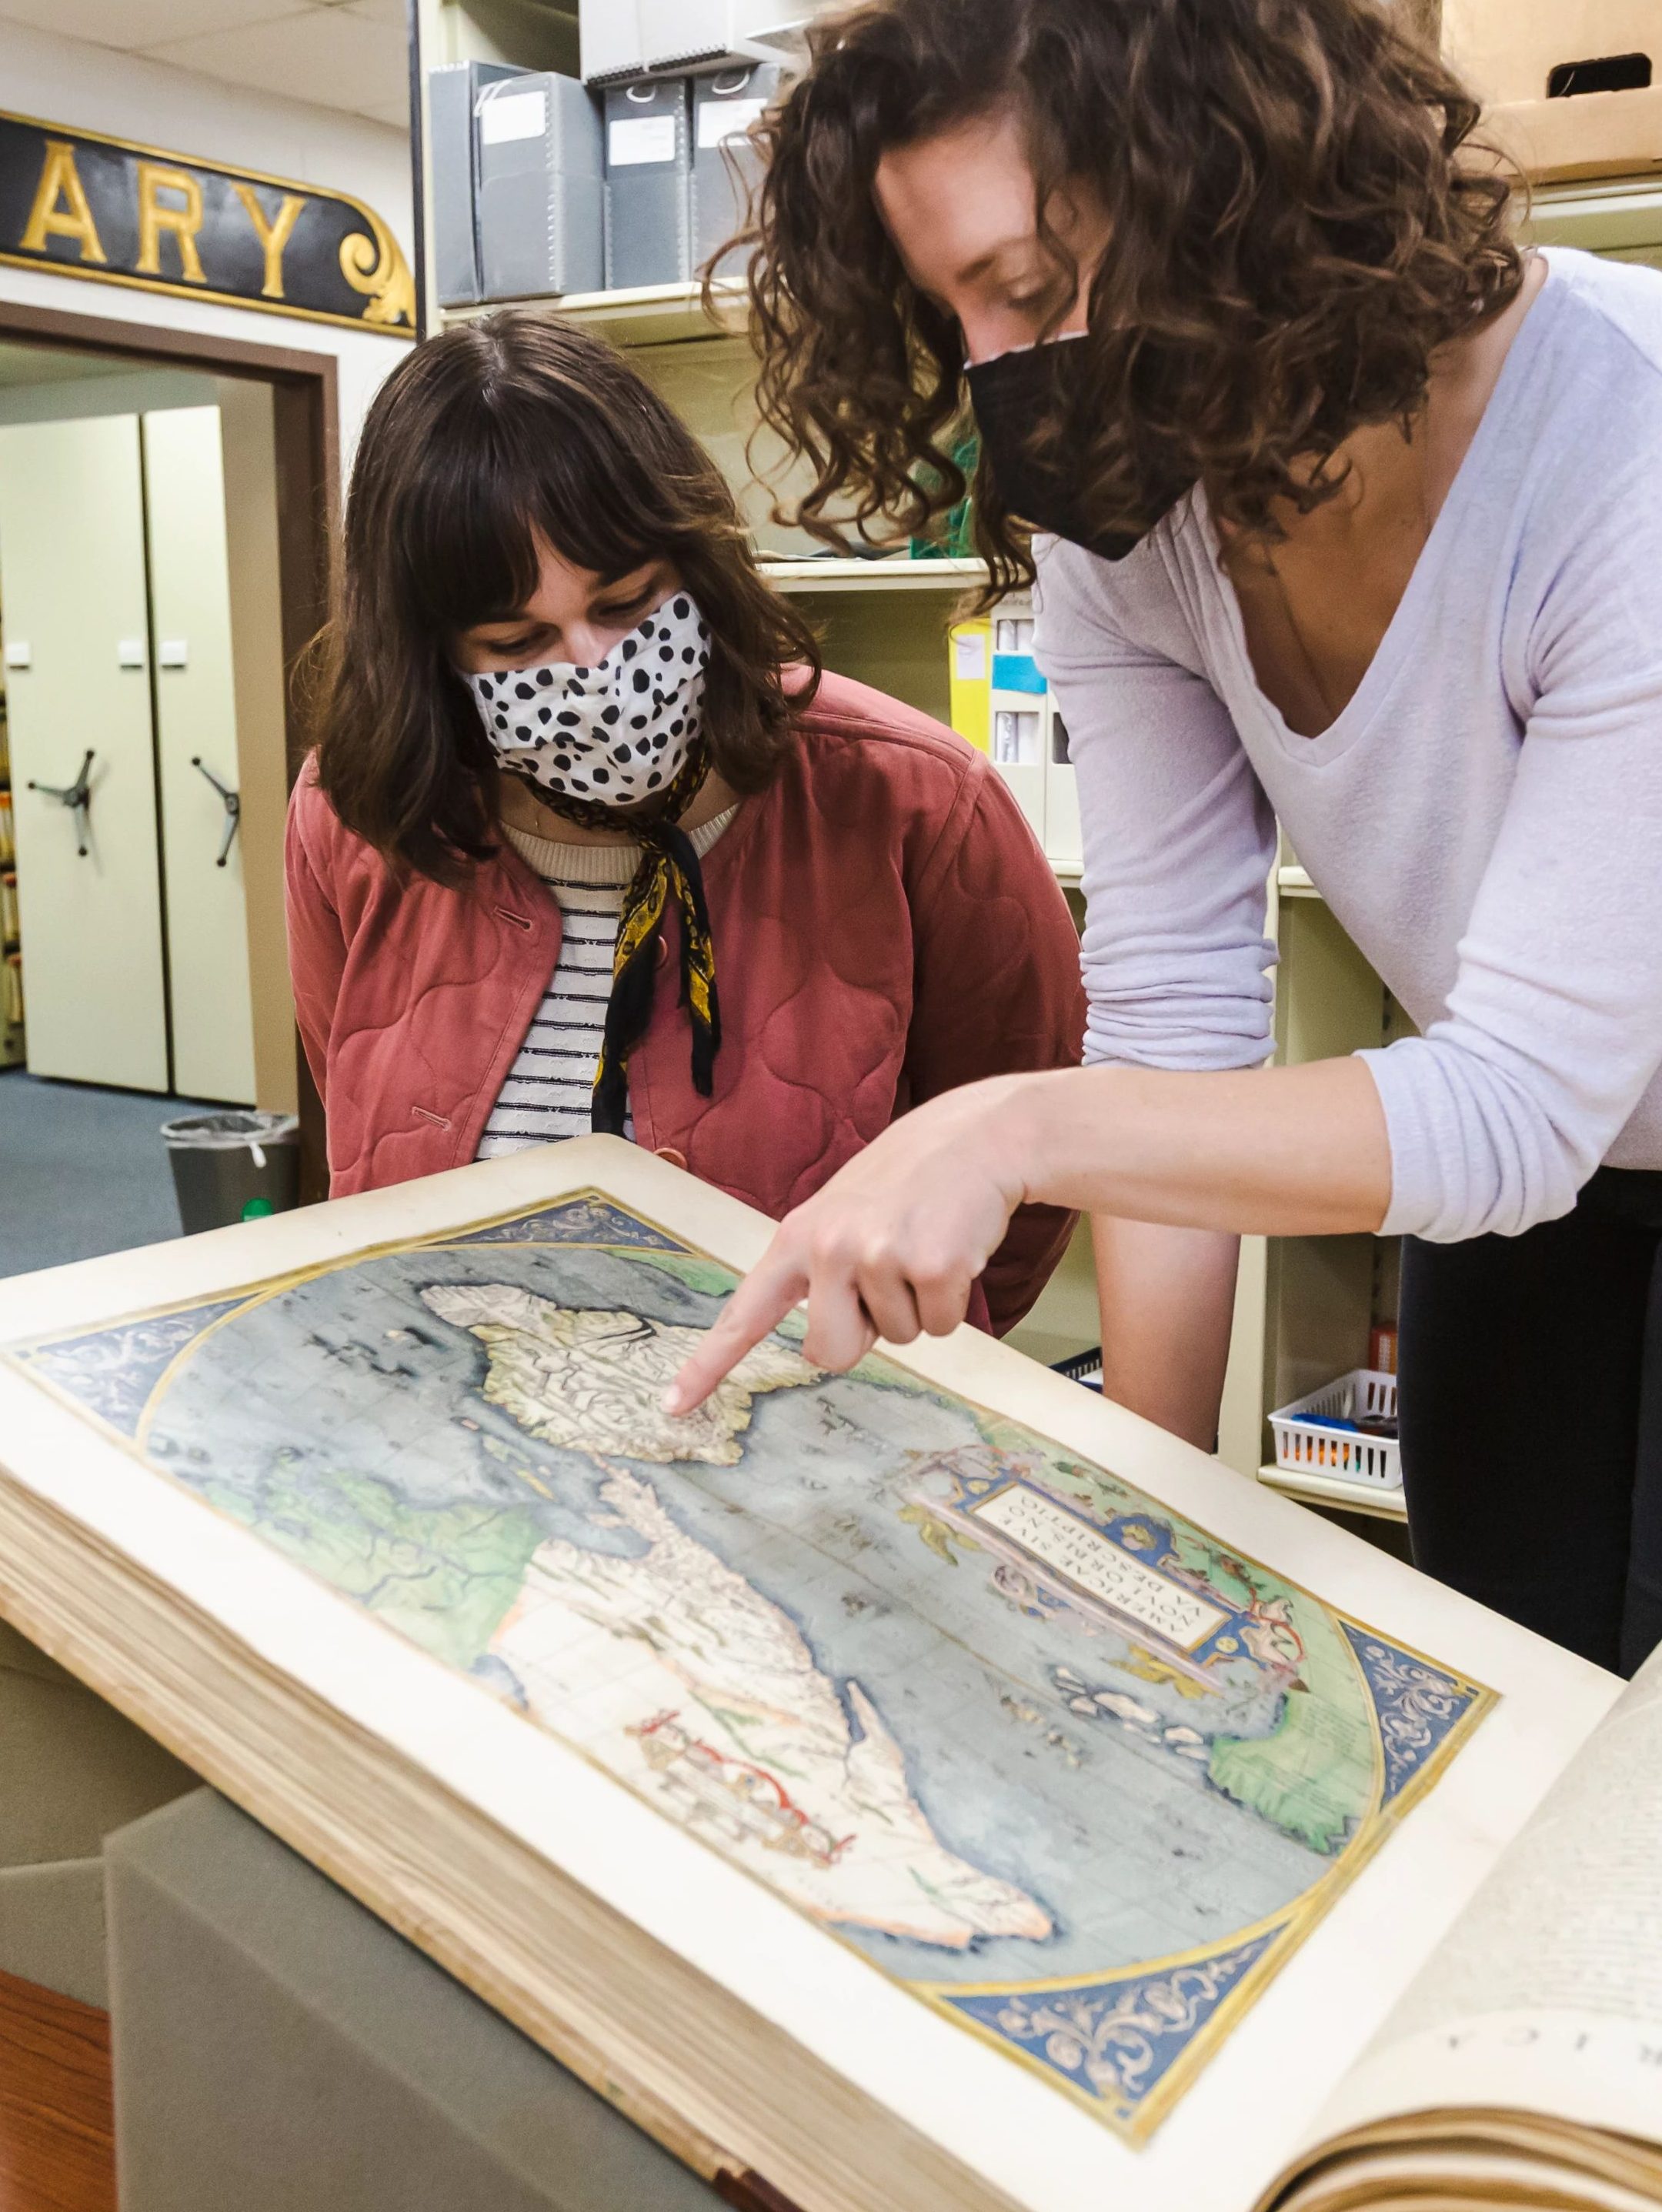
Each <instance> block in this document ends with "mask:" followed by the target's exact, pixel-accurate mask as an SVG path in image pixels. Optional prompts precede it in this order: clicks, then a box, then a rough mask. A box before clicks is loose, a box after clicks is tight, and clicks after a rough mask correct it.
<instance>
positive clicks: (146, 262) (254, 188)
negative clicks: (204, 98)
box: [0, 114, 416, 336]
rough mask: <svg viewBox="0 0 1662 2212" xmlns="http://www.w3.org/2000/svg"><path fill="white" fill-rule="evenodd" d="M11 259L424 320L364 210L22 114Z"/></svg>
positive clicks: (174, 288) (2, 240)
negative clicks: (418, 317) (36, 119)
mask: <svg viewBox="0 0 1662 2212" xmlns="http://www.w3.org/2000/svg"><path fill="white" fill-rule="evenodd" d="M0 261H9V262H11V263H12V264H15V266H17V267H20V268H25V269H50V270H52V271H53V272H54V273H55V274H57V275H59V276H91V277H95V278H97V279H99V280H100V281H101V282H103V283H113V284H135V285H137V286H139V287H141V288H142V289H144V290H146V291H151V292H171V293H176V294H178V295H181V296H183V297H185V298H189V299H203V300H217V301H222V302H224V303H225V304H227V305H229V306H232V307H258V308H261V309H263V310H265V312H266V313H271V314H278V315H300V316H304V317H306V318H307V319H310V320H312V321H314V322H326V323H346V324H350V325H351V326H352V327H353V328H354V329H358V330H371V331H386V332H387V333H388V334H389V335H393V336H396V335H398V334H399V333H400V332H404V333H408V332H409V331H411V329H412V328H413V326H414V324H415V319H416V295H415V288H414V285H413V283H412V282H411V275H410V270H409V266H408V264H406V262H405V258H404V255H403V253H402V252H400V251H399V244H398V241H397V240H396V239H395V238H394V237H393V234H392V232H391V231H390V230H388V228H387V225H386V224H385V223H384V222H382V221H381V219H380V216H378V215H376V214H375V213H374V210H373V209H370V208H368V207H366V206H365V205H364V204H363V203H362V200H355V199H348V198H347V197H344V195H343V194H342V193H339V192H327V191H318V190H317V189H316V188H315V187H314V186H313V185H298V184H293V183H291V182H289V179H286V178H283V177H268V176H265V175H263V174H262V173H260V172H259V170H256V169H234V168H227V167H222V166H221V165H220V164H218V163H210V162H206V161H192V160H190V159H189V158H188V157H186V155H180V154H166V153H161V152H159V151H158V150H157V149H155V147H151V146H136V145H133V144H131V143H129V141H127V140H126V139H125V138H107V137H102V136H100V134H98V133H96V132H94V131H70V130H66V129H64V128H62V127H61V126H60V125H57V124H52V123H39V122H36V121H34V120H33V119H32V118H29V117H27V116H22V115H6V114H0Z"/></svg>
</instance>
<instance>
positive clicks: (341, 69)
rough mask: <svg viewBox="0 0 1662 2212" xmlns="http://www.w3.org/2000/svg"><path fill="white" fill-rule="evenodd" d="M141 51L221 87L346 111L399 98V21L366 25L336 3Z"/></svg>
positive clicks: (403, 74) (402, 62) (403, 77)
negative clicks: (249, 89) (209, 78)
mask: <svg viewBox="0 0 1662 2212" xmlns="http://www.w3.org/2000/svg"><path fill="white" fill-rule="evenodd" d="M146 51H147V52H149V54H150V55H151V57H152V58H154V59H155V60H157V61H165V62H172V63H174V64H176V65H177V66H178V67H179V68H180V69H187V70H198V71H199V72H200V73H201V74H202V75H203V76H215V77H218V78H220V79H221V80H222V82H225V83H228V84H246V85H252V86H253V87H254V88H256V89H257V90H259V91H261V92H275V93H282V94H287V96H288V97H289V99H291V100H312V101H314V102H315V103H317V104H318V105H319V106H325V107H341V108H345V109H346V110H347V111H348V112H350V113H355V114H361V113H364V112H367V111H368V109H369V108H370V107H371V106H374V107H375V108H377V109H385V108H390V107H392V106H394V105H395V104H396V103H397V102H399V101H400V100H403V99H404V97H405V86H406V82H407V76H408V64H407V60H406V56H405V42H404V32H403V28H402V26H399V27H397V28H394V27H393V26H391V25H388V24H384V23H375V22H370V21H366V20H365V19H364V18H363V17H362V16H361V15H356V14H355V13H350V12H349V11H348V10H346V9H343V8H307V9H302V10H301V11H300V12H299V13H297V14H290V15H284V16H282V17H280V18H279V19H278V20H277V21H268V22H263V23H254V24H251V25H249V26H248V27H246V28H244V29H240V30H220V31H211V32H206V33H202V34H200V35H198V36H197V37H195V38H188V39H170V40H167V43H166V44H165V45H160V46H151V47H149V48H148V49H147V50H146Z"/></svg>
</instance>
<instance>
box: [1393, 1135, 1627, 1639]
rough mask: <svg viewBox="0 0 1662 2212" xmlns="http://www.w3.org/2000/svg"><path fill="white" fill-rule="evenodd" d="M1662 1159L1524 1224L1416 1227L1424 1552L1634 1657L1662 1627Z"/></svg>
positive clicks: (1413, 1475) (1608, 1179)
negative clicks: (1465, 1231)
mask: <svg viewBox="0 0 1662 2212" xmlns="http://www.w3.org/2000/svg"><path fill="white" fill-rule="evenodd" d="M1659 1253H1662V1173H1656V1174H1652V1173H1648V1172H1647V1173H1642V1174H1641V1173H1638V1172H1635V1171H1630V1170H1628V1171H1624V1170H1618V1169H1611V1168H1604V1169H1601V1170H1599V1172H1598V1174H1597V1175H1596V1176H1594V1177H1593V1179H1592V1182H1590V1183H1589V1184H1588V1185H1587V1187H1586V1189H1585V1190H1584V1191H1583V1192H1582V1194H1581V1197H1580V1203H1579V1204H1578V1205H1577V1206H1576V1208H1575V1211H1574V1212H1573V1213H1570V1214H1567V1215H1566V1216H1565V1217H1564V1218H1563V1219H1562V1221H1548V1222H1543V1223H1542V1224H1541V1225H1540V1226H1539V1227H1538V1228H1535V1229H1531V1230H1526V1231H1525V1233H1524V1234H1523V1235H1522V1236H1521V1237H1474V1238H1473V1239H1472V1240H1471V1242H1470V1243H1465V1244H1425V1243H1420V1242H1419V1241H1418V1240H1417V1239H1416V1238H1413V1237H1410V1238H1409V1239H1408V1241H1407V1243H1406V1244H1405V1245H1404V1248H1403V1294H1402V1316H1401V1334H1400V1352H1399V1360H1400V1367H1401V1376H1400V1381H1399V1412H1400V1416H1401V1423H1402V1444H1403V1482H1404V1485H1405V1487H1406V1491H1407V1498H1408V1519H1409V1535H1410V1536H1411V1538H1412V1540H1413V1545H1414V1558H1415V1564H1416V1565H1419V1566H1420V1567H1422V1568H1423V1569H1424V1571H1426V1573H1428V1574H1430V1575H1434V1576H1436V1577H1437V1579H1438V1580H1439V1581H1440V1582H1445V1583H1450V1584H1452V1587H1453V1588H1454V1589H1458V1590H1464V1591H1465V1592H1466V1593H1467V1595H1470V1596H1471V1597H1475V1598H1479V1599H1481V1600H1482V1602H1483V1603H1484V1604H1485V1605H1488V1606H1493V1607H1495V1610H1496V1612H1498V1613H1507V1614H1508V1615H1509V1616H1510V1617H1511V1618H1512V1619H1513V1620H1518V1621H1522V1622H1523V1623H1524V1625H1525V1626H1526V1627H1529V1628H1533V1629H1537V1630H1538V1631H1539V1632H1540V1633H1541V1634H1542V1635H1543V1636H1549V1637H1551V1638H1552V1639H1553V1640H1554V1642H1555V1643H1558V1644H1567V1645H1568V1647H1569V1649H1570V1650H1572V1651H1579V1652H1580V1653H1581V1654H1582V1655H1583V1656H1584V1657H1586V1658H1588V1659H1592V1660H1596V1661H1597V1662H1598V1664H1599V1665H1600V1666H1603V1667H1610V1668H1618V1669H1619V1670H1620V1671H1621V1672H1622V1673H1624V1674H1631V1673H1632V1672H1633V1671H1634V1669H1635V1668H1636V1667H1637V1666H1638V1665H1639V1664H1640V1663H1641V1661H1642V1660H1643V1659H1644V1658H1645V1657H1646V1656H1647V1654H1648V1653H1649V1652H1650V1651H1651V1650H1653V1648H1654V1647H1655V1646H1656V1645H1657V1644H1659V1643H1662V1264H1659Z"/></svg>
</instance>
